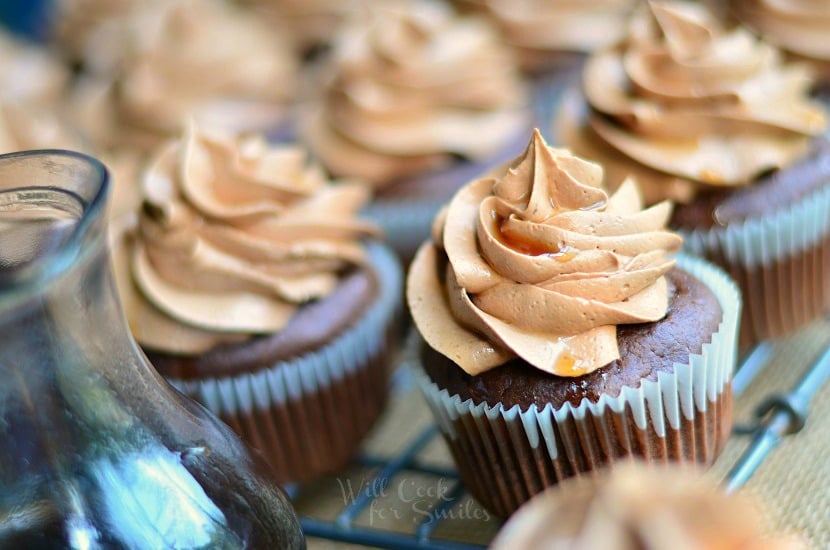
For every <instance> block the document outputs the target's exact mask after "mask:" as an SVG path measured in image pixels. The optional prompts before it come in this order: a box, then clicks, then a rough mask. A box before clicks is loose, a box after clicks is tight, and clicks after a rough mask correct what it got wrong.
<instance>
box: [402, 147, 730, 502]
mask: <svg viewBox="0 0 830 550" xmlns="http://www.w3.org/2000/svg"><path fill="white" fill-rule="evenodd" d="M602 177H603V173H602V168H601V167H600V166H598V165H595V164H592V163H589V162H587V161H584V160H581V159H579V158H577V157H574V156H573V155H571V154H570V153H569V152H568V151H566V150H556V149H551V148H549V147H547V145H546V144H545V143H544V141H543V139H542V137H541V136H540V134H539V133H538V132H536V133H535V134H534V137H533V139H532V141H531V142H530V144H529V146H528V149H527V151H526V152H525V153H524V154H523V155H522V156H520V157H519V158H517V159H516V160H515V161H514V162H513V163H512V164H511V166H510V168H509V169H508V170H507V172H506V174H505V175H504V176H503V177H500V178H488V177H484V178H479V179H476V180H474V181H472V182H471V183H469V184H468V185H467V186H465V187H463V188H462V189H461V190H460V191H459V192H458V193H457V194H456V195H455V196H454V197H453V199H452V201H451V202H450V203H449V205H448V207H447V210H446V211H445V212H444V214H443V216H442V217H440V218H439V219H438V220H437V222H436V225H435V228H434V237H433V239H434V240H433V242H427V243H425V244H424V245H423V246H422V247H421V249H420V250H419V251H418V254H417V256H416V258H415V260H414V261H413V263H412V266H411V268H410V272H409V279H408V283H407V300H408V303H409V307H410V311H411V313H412V317H413V319H414V321H415V325H416V327H417V329H418V333H419V334H420V336H421V338H422V339H423V341H421V340H420V339H416V342H414V343H413V349H412V350H410V351H411V354H412V355H413V360H415V361H416V362H419V363H420V364H421V365H422V369H420V371H421V372H422V373H423V376H421V382H422V384H421V386H422V389H423V391H424V394H425V395H426V398H427V401H428V402H429V404H430V407H431V408H432V410H433V412H434V414H435V416H436V418H437V420H438V423H439V426H440V428H441V430H442V432H443V434H444V436H445V439H446V440H447V443H448V444H449V446H450V449H451V451H452V454H453V457H454V458H455V461H456V463H457V465H458V467H459V471H460V474H461V477H462V479H463V481H464V483H465V484H466V486H467V488H468V489H469V490H470V492H471V493H472V494H473V496H475V497H476V498H477V499H478V500H479V501H480V502H481V503H482V504H483V505H484V506H486V507H487V508H489V509H490V510H492V511H493V512H494V513H496V514H497V515H500V516H508V515H510V513H512V512H513V511H514V510H515V509H516V508H518V506H520V505H521V504H522V503H523V502H524V501H526V500H527V499H529V498H530V497H531V496H533V495H534V494H535V493H537V492H539V491H541V490H543V489H544V488H545V487H547V486H549V485H552V484H555V483H557V482H558V481H560V480H561V479H564V478H567V477H570V476H574V475H579V474H582V473H585V472H589V471H591V470H593V469H595V468H597V467H599V466H601V465H604V464H607V463H609V462H613V461H616V460H619V459H623V458H627V457H633V456H635V457H640V458H642V459H644V460H646V461H649V462H665V461H694V462H700V463H704V464H708V463H711V462H712V461H713V460H714V458H715V457H716V456H717V454H718V453H719V451H720V449H721V448H722V446H723V444H724V442H725V440H726V438H727V437H728V434H729V426H730V421H731V392H730V379H731V373H732V369H733V368H734V360H735V337H736V331H737V318H738V315H739V309H740V299H739V296H738V292H737V289H736V288H735V286H734V284H733V283H732V282H731V281H730V280H729V279H728V278H727V277H726V276H725V275H724V274H723V273H722V272H720V271H719V270H718V269H716V268H714V267H713V266H711V265H709V264H707V263H705V262H703V261H701V260H696V259H692V258H686V257H681V258H680V259H679V260H678V263H679V267H674V264H675V261H674V260H671V259H670V258H669V257H668V256H667V254H668V253H669V252H671V251H674V250H676V249H677V248H679V247H680V246H681V239H680V237H678V236H677V235H675V234H672V233H669V232H667V231H665V230H664V229H663V228H664V226H665V224H666V222H667V220H668V218H669V216H670V215H671V205H670V204H669V203H666V202H663V203H660V204H658V205H655V206H652V207H651V208H648V209H645V210H643V209H642V199H641V198H640V196H639V194H638V191H637V187H636V184H634V183H633V182H632V181H630V180H629V181H627V182H626V183H624V184H623V185H622V186H620V188H619V189H618V190H617V192H616V193H614V194H613V195H612V196H610V197H609V196H608V195H607V194H606V192H605V191H604V190H603V189H602V187H601V181H602Z"/></svg>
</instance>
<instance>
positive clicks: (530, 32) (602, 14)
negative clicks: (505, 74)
mask: <svg viewBox="0 0 830 550" xmlns="http://www.w3.org/2000/svg"><path fill="white" fill-rule="evenodd" d="M457 3H459V2H457ZM460 4H461V5H462V6H465V5H466V6H470V5H473V6H476V5H477V8H476V11H479V12H484V13H486V14H487V15H488V16H489V17H491V18H492V19H493V21H494V22H495V23H496V26H497V27H498V29H499V30H500V31H501V34H502V36H503V38H504V41H505V42H507V43H508V44H509V45H510V46H511V47H512V48H513V49H514V50H515V51H516V55H517V59H518V61H519V64H520V66H521V67H522V69H524V70H525V71H528V72H530V73H540V72H548V71H551V70H554V69H557V68H567V67H572V66H574V65H577V64H579V63H581V62H582V61H583V60H584V57H585V55H586V54H589V53H591V52H593V51H596V50H600V49H603V48H607V47H610V46H613V45H615V44H616V43H617V42H619V41H620V40H621V39H622V38H623V37H624V36H625V29H626V22H627V20H628V17H629V16H630V15H631V13H632V12H633V11H634V8H635V7H636V6H637V5H638V0H521V1H519V2H516V1H511V0H475V1H473V2H460Z"/></svg>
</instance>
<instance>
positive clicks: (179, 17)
mask: <svg viewBox="0 0 830 550" xmlns="http://www.w3.org/2000/svg"><path fill="white" fill-rule="evenodd" d="M113 26H114V27H113V31H112V32H109V33H103V34H101V35H99V36H98V40H96V41H95V43H94V48H92V49H93V50H94V51H95V52H97V51H100V50H105V51H106V49H107V48H109V50H110V51H115V52H116V53H115V54H113V55H112V57H114V59H109V60H106V61H97V62H90V63H87V65H88V66H91V68H90V69H89V70H88V71H87V72H85V73H84V75H83V77H84V78H83V79H82V80H81V82H82V83H83V84H84V86H83V88H82V89H81V90H80V91H79V92H78V94H79V95H80V96H81V98H80V99H79V103H80V104H81V105H88V104H89V103H90V102H91V103H92V105H93V107H92V108H91V109H89V111H91V112H92V113H94V114H95V116H94V117H90V118H91V119H92V120H90V121H89V123H90V125H95V126H97V127H96V128H95V131H94V133H95V134H96V135H98V136H101V138H102V140H103V142H104V143H103V144H102V145H104V146H105V147H129V148H137V149H141V150H145V151H147V150H150V149H152V148H154V147H155V146H157V145H159V144H160V143H161V142H163V141H165V140H166V139H169V138H171V137H175V136H176V135H178V134H179V133H180V132H181V131H182V128H183V126H184V124H185V123H186V122H187V121H188V120H189V119H191V118H193V119H195V120H196V121H197V122H198V123H200V124H204V125H207V126H210V127H214V128H221V129H224V130H226V131H229V132H267V133H268V134H269V137H273V138H280V137H283V136H284V135H286V133H288V127H287V124H288V119H289V116H288V115H289V103H290V101H291V100H292V98H293V91H294V86H295V83H294V81H295V72H296V60H295V59H294V57H293V56H292V55H290V53H289V51H288V50H287V48H286V46H285V45H284V43H283V41H282V40H281V37H280V36H279V35H278V34H276V33H274V32H272V31H271V29H270V28H269V27H268V25H266V24H265V23H264V22H263V21H261V20H260V19H258V18H257V17H255V16H254V15H253V14H250V13H247V12H245V11H243V10H242V9H241V8H239V7H236V6H232V5H230V4H227V3H226V2H224V0H168V1H165V2H159V3H157V4H155V3H154V4H150V5H147V6H146V7H144V8H142V9H135V10H132V11H130V12H128V16H127V17H123V18H120V19H119V20H117V22H114V23H113ZM96 64H97V65H99V67H95V65H96ZM79 109H80V108H79Z"/></svg>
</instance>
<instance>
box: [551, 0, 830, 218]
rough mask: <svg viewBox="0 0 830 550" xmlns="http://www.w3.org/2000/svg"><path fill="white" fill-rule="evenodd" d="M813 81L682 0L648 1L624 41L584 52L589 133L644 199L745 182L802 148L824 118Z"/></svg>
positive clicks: (681, 197) (682, 196)
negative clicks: (813, 95)
mask: <svg viewBox="0 0 830 550" xmlns="http://www.w3.org/2000/svg"><path fill="white" fill-rule="evenodd" d="M811 85H812V80H811V78H810V73H809V69H808V68H807V67H806V66H805V65H802V64H791V63H785V62H784V60H783V56H782V54H781V53H780V52H779V51H778V50H777V49H776V48H775V47H773V46H771V45H769V44H766V43H765V42H762V41H760V40H758V39H756V38H755V37H754V36H753V35H752V34H751V33H750V32H749V31H747V30H746V29H742V28H734V29H732V30H727V29H725V28H724V27H722V26H721V24H720V23H719V22H718V21H717V20H715V18H714V17H713V16H712V15H711V14H710V13H709V12H708V11H707V10H706V8H704V7H703V6H701V5H699V4H693V3H690V2H657V1H652V2H649V9H648V10H647V11H644V12H643V13H642V14H641V15H640V16H639V17H637V18H635V19H634V21H633V22H632V25H631V29H630V31H629V35H628V37H627V40H626V42H625V44H624V45H623V46H621V47H619V48H615V49H611V50H606V51H603V52H600V53H597V54H595V55H594V56H592V57H591V58H590V59H589V61H588V62H587V65H586V67H585V70H584V73H583V88H584V94H585V98H586V100H587V102H588V105H589V106H590V112H589V113H588V120H587V125H588V126H589V134H590V137H591V138H592V139H594V140H596V141H597V142H599V143H600V144H602V146H603V147H604V148H605V150H607V151H608V152H611V154H613V155H616V157H617V158H613V159H611V160H612V161H616V162H618V163H621V164H622V168H621V169H620V170H619V171H620V172H621V173H625V174H628V173H631V174H632V175H634V176H635V177H636V178H637V180H638V181H640V182H641V184H642V185H643V187H644V192H645V194H646V196H647V202H649V203H652V202H655V201H656V200H659V199H661V198H671V199H673V200H676V201H681V202H688V201H689V200H691V198H692V197H693V196H694V195H695V193H696V192H697V191H698V190H699V189H701V188H704V187H709V188H712V187H721V188H728V187H735V186H741V185H747V184H749V183H751V182H752V181H754V180H755V179H756V178H757V177H758V176H759V175H761V174H763V173H765V172H768V171H770V170H773V169H777V168H782V167H785V166H787V165H789V164H791V163H793V162H794V161H796V160H798V159H800V158H801V157H803V156H804V154H805V153H806V152H807V150H808V147H809V143H810V141H811V140H812V139H813V138H815V137H816V136H819V135H821V133H822V132H823V131H824V130H825V127H826V115H825V112H824V109H823V108H822V107H821V106H820V105H819V104H818V103H817V102H815V101H813V100H811V99H810V97H809V90H810V87H811ZM565 141H566V143H570V142H571V139H570V138H568V137H566V140H565ZM583 145H585V144H583ZM574 147H575V149H576V150H577V151H578V152H579V153H581V154H586V155H589V156H593V153H594V152H593V151H591V150H589V149H590V148H589V149H585V150H583V149H584V147H581V146H580V145H576V144H574ZM596 156H598V157H601V158H602V157H605V156H607V155H604V154H602V153H601V152H600V153H598V154H597V155H596ZM619 177H620V176H619V175H617V176H615V177H614V178H612V179H616V180H617V181H610V182H609V183H610V185H611V186H612V187H613V186H614V185H615V184H616V183H617V182H618V181H619Z"/></svg>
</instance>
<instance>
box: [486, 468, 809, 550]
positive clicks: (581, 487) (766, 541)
mask: <svg viewBox="0 0 830 550" xmlns="http://www.w3.org/2000/svg"><path fill="white" fill-rule="evenodd" d="M763 512H764V511H763V509H762V508H761V507H760V506H758V503H756V502H755V501H754V500H752V499H750V498H749V496H748V495H745V494H733V495H726V494H724V493H723V492H722V491H721V490H720V489H719V488H718V487H717V486H715V484H714V483H712V481H711V480H709V479H706V478H704V477H702V476H701V475H699V474H696V473H695V472H693V471H690V470H688V469H682V468H680V467H678V466H674V467H665V466H656V465H645V464H638V463H630V464H621V465H617V466H615V467H614V469H613V470H609V469H606V470H603V471H602V472H600V473H599V474H598V475H596V476H593V477H580V478H572V479H569V480H565V481H564V482H563V483H561V484H560V485H558V486H557V487H554V488H552V489H549V490H547V491H545V492H544V493H542V494H540V495H538V496H537V497H535V498H534V499H532V500H531V501H530V502H529V503H528V504H526V505H525V506H523V507H522V508H520V509H519V511H518V512H517V513H516V514H514V515H513V517H511V518H510V521H509V522H508V523H507V524H506V525H505V526H504V528H503V529H502V530H501V531H500V532H499V535H498V536H497V537H496V540H495V541H493V546H492V549H493V550H507V549H510V550H512V549H514V548H551V549H553V548H561V549H565V548H573V549H575V548H584V549H588V548H602V549H604V550H631V549H634V548H648V549H650V550H675V549H678V548H684V549H687V550H691V549H704V548H705V549H715V548H717V549H719V550H803V549H805V548H806V545H805V544H804V541H802V540H801V539H800V538H797V537H795V536H786V535H778V536H766V535H765V531H767V529H768V525H765V520H766V519H767V518H766V517H765V514H764V513H763ZM551 518H556V521H551ZM767 523H768V522H767Z"/></svg>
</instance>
